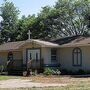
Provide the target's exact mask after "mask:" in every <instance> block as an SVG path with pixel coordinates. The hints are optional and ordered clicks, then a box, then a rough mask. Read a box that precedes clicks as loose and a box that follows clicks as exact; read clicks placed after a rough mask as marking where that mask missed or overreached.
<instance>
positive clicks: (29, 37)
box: [27, 30, 31, 40]
mask: <svg viewBox="0 0 90 90" xmlns="http://www.w3.org/2000/svg"><path fill="white" fill-rule="evenodd" d="M27 34H28V39H29V40H30V39H31V32H30V30H29V31H28V33H27Z"/></svg>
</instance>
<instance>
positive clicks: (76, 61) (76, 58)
mask: <svg viewBox="0 0 90 90" xmlns="http://www.w3.org/2000/svg"><path fill="white" fill-rule="evenodd" d="M72 57H73V58H72V59H73V66H81V65H82V51H81V49H80V48H74V49H73V52H72Z"/></svg>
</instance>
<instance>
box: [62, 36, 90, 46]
mask: <svg viewBox="0 0 90 90" xmlns="http://www.w3.org/2000/svg"><path fill="white" fill-rule="evenodd" d="M89 45H90V37H84V36H80V37H78V38H76V39H74V40H72V41H70V42H68V43H65V44H63V45H61V47H78V46H89Z"/></svg>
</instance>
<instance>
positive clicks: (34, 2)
mask: <svg viewBox="0 0 90 90" xmlns="http://www.w3.org/2000/svg"><path fill="white" fill-rule="evenodd" d="M9 1H12V2H13V3H14V4H15V6H16V7H18V8H19V10H20V11H21V13H20V15H19V17H21V16H22V15H25V16H28V15H29V14H31V15H32V14H37V13H38V12H39V11H40V10H41V7H44V6H46V5H50V6H53V5H54V4H55V2H56V1H57V0H9ZM2 3H3V0H0V6H1V4H2Z"/></svg>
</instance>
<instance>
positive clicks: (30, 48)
mask: <svg viewBox="0 0 90 90" xmlns="http://www.w3.org/2000/svg"><path fill="white" fill-rule="evenodd" d="M35 49H38V50H40V60H41V48H26V68H27V62H28V50H35Z"/></svg>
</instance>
